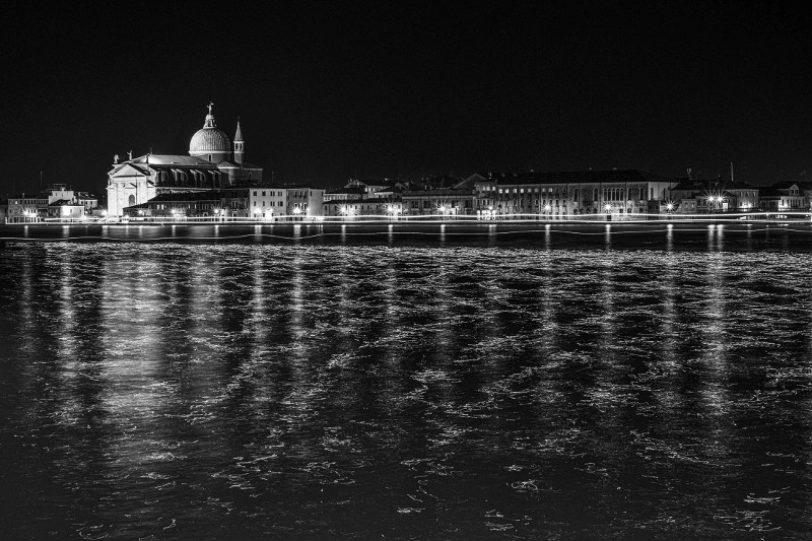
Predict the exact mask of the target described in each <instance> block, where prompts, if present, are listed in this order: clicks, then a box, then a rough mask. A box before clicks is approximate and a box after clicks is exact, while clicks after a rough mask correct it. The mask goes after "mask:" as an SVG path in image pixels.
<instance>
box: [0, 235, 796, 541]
mask: <svg viewBox="0 0 812 541" xmlns="http://www.w3.org/2000/svg"><path fill="white" fill-rule="evenodd" d="M811 262H812V255H810V254H808V253H787V252H770V253H767V252H751V253H731V252H718V251H708V252H706V251H693V252H688V253H679V252H670V253H669V252H664V251H657V250H652V251H647V250H637V251H612V250H609V251H605V250H584V251H579V250H568V251H556V250H551V251H545V250H522V249H505V248H488V247H480V248H462V247H458V248H419V247H410V248H405V247H404V248H391V247H374V246H354V247H341V246H332V247H331V246H245V245H242V246H240V245H231V246H223V245H198V246H180V245H171V244H170V245H143V244H126V245H115V244H84V245H76V244H74V245H71V244H50V245H38V244H32V245H10V246H6V247H5V248H3V249H1V250H0V308H2V310H1V311H0V336H1V337H2V343H0V413H2V424H0V459H1V460H2V463H0V487H2V491H1V495H0V498H2V500H1V501H0V520H1V521H2V523H0V528H1V529H0V531H2V532H3V533H2V537H3V538H4V539H48V538H53V539H334V538H341V539H460V540H466V539H697V538H698V539H702V538H705V539H711V538H712V539H790V538H793V539H799V538H809V535H810V532H811V531H812V473H811V472H812V363H811V362H810V361H811V360H812V359H811V357H812V355H810V353H811V352H812V280H810V263H811Z"/></svg>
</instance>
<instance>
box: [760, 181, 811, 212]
mask: <svg viewBox="0 0 812 541" xmlns="http://www.w3.org/2000/svg"><path fill="white" fill-rule="evenodd" d="M761 209H762V210H764V211H766V212H780V211H794V212H798V211H803V210H807V209H809V203H807V200H806V197H804V194H803V193H801V188H800V186H798V184H797V183H795V182H778V183H776V184H773V185H772V186H770V187H768V188H762V190H761Z"/></svg>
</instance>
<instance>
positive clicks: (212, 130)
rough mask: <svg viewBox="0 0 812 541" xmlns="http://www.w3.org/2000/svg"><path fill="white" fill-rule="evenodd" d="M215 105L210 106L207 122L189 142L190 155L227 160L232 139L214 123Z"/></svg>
mask: <svg viewBox="0 0 812 541" xmlns="http://www.w3.org/2000/svg"><path fill="white" fill-rule="evenodd" d="M213 107H214V104H213V103H210V104H209V114H207V115H206V122H205V123H204V124H203V128H202V129H200V130H197V132H196V133H195V134H194V135H193V136H192V140H191V141H189V155H191V156H205V155H210V154H215V155H217V157H218V158H221V159H225V156H221V154H225V155H228V154H229V153H230V152H231V150H232V148H231V139H230V138H229V137H228V135H226V132H224V131H223V130H221V129H219V128H218V127H217V123H216V122H215V121H214V114H213V113H212V108H213Z"/></svg>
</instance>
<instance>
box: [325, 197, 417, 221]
mask: <svg viewBox="0 0 812 541" xmlns="http://www.w3.org/2000/svg"><path fill="white" fill-rule="evenodd" d="M402 214H403V203H402V202H401V201H400V200H395V199H391V198H389V197H368V198H359V199H349V200H341V201H338V200H335V201H328V202H326V203H325V204H324V215H325V216H342V217H346V218H352V217H361V216H364V217H365V216H371V217H388V218H393V219H394V218H397V217H399V216H400V215H402Z"/></svg>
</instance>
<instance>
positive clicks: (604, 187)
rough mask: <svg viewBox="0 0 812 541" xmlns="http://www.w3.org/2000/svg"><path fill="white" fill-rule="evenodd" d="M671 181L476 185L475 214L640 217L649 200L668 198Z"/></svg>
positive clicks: (646, 208)
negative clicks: (618, 215)
mask: <svg viewBox="0 0 812 541" xmlns="http://www.w3.org/2000/svg"><path fill="white" fill-rule="evenodd" d="M673 184H674V183H672V182H642V181H640V182H617V183H591V182H590V183H544V184H532V183H521V184H513V183H499V184H496V183H493V182H484V183H477V185H476V186H477V202H476V205H475V208H476V212H477V214H479V215H485V214H493V215H497V216H498V215H505V214H517V215H521V214H530V215H540V216H549V217H564V216H567V215H579V214H606V213H607V212H608V213H612V214H640V213H646V212H648V202H649V201H664V200H667V199H669V198H670V189H671V187H672V186H673Z"/></svg>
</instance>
